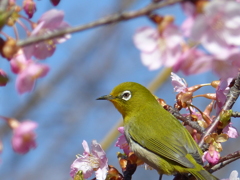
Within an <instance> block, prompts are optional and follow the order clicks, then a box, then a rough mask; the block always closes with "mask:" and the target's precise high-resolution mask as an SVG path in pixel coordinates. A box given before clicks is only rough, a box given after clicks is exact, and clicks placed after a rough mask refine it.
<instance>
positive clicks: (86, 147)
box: [82, 140, 90, 154]
mask: <svg viewBox="0 0 240 180" xmlns="http://www.w3.org/2000/svg"><path fill="white" fill-rule="evenodd" d="M82 145H83V149H84V152H85V153H87V154H90V150H89V147H88V143H87V141H85V140H83V142H82Z"/></svg>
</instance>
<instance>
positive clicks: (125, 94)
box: [121, 91, 132, 101]
mask: <svg viewBox="0 0 240 180" xmlns="http://www.w3.org/2000/svg"><path fill="white" fill-rule="evenodd" d="M121 97H122V99H123V100H125V101H128V100H129V99H131V97H132V94H131V92H130V91H123V93H122V96H121Z"/></svg>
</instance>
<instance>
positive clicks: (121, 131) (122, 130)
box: [118, 126, 124, 134]
mask: <svg viewBox="0 0 240 180" xmlns="http://www.w3.org/2000/svg"><path fill="white" fill-rule="evenodd" d="M118 131H119V132H120V133H121V134H124V127H123V126H121V127H119V128H118Z"/></svg>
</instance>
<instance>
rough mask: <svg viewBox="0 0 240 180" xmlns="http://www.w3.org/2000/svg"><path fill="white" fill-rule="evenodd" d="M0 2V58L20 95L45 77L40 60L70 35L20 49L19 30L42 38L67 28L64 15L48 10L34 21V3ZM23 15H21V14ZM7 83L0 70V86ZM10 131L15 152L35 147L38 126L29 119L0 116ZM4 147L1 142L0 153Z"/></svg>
mask: <svg viewBox="0 0 240 180" xmlns="http://www.w3.org/2000/svg"><path fill="white" fill-rule="evenodd" d="M5 2H6V4H5V6H6V7H2V6H4V2H3V1H1V3H0V5H1V9H5V10H4V11H2V10H1V12H0V16H1V18H0V34H1V37H0V55H1V56H2V57H3V58H5V59H6V60H7V61H8V62H9V66H10V68H9V69H11V71H12V73H14V74H16V75H17V77H16V83H15V85H16V89H17V91H18V93H19V94H23V93H27V92H30V91H31V90H32V89H33V88H34V85H35V82H36V80H37V79H39V78H42V77H44V76H46V75H47V74H48V72H49V67H48V66H47V65H46V64H42V63H41V61H42V60H44V59H46V58H48V57H50V56H52V55H53V53H54V51H55V50H56V45H57V44H59V43H63V42H64V41H66V40H67V39H69V38H70V35H65V36H63V37H58V38H55V39H51V40H46V41H43V42H38V43H33V44H32V45H29V46H25V47H20V46H18V44H17V41H18V40H19V38H20V37H19V29H18V28H22V29H23V30H24V31H25V33H26V36H27V37H32V38H34V37H37V36H44V35H46V34H49V33H51V32H53V31H56V30H59V29H63V28H66V27H69V25H68V23H66V22H65V21H64V20H63V19H64V12H63V11H60V10H56V9H52V10H49V11H47V12H45V13H44V14H42V16H41V17H40V18H39V19H38V21H37V22H33V21H32V20H31V18H32V17H33V16H34V14H35V12H36V10H37V8H36V3H35V1H34V0H23V1H22V5H18V4H17V2H16V0H7V1H5ZM51 2H52V4H53V5H57V4H58V3H59V2H60V0H51ZM22 13H23V14H22ZM26 15H27V16H26ZM5 26H8V27H10V28H12V29H13V30H14V35H15V37H11V36H10V35H8V34H6V33H5V32H4V30H5ZM8 81H9V78H8V75H7V73H6V72H5V71H4V70H3V69H0V86H6V85H7V83H8ZM0 119H1V120H4V121H5V122H6V123H7V124H8V125H9V127H10V128H11V130H12V134H13V136H12V148H13V150H14V151H15V152H17V153H20V154H25V153H27V152H29V150H30V149H32V148H36V146H37V143H36V133H35V132H34V131H35V129H36V128H37V126H38V124H37V123H36V122H34V121H31V120H25V121H19V120H17V119H14V118H9V117H4V116H0ZM2 150H3V144H2V142H1V141H0V152H2Z"/></svg>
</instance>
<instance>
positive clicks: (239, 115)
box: [232, 112, 240, 118]
mask: <svg viewBox="0 0 240 180" xmlns="http://www.w3.org/2000/svg"><path fill="white" fill-rule="evenodd" d="M232 117H235V118H237V117H240V112H232Z"/></svg>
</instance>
